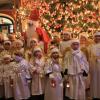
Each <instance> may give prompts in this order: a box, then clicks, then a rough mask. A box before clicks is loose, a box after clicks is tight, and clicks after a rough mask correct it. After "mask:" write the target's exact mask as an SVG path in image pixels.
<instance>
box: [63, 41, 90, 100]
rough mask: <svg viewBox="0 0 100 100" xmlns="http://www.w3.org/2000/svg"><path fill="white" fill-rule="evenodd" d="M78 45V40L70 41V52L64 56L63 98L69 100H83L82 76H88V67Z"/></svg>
mask: <svg viewBox="0 0 100 100" xmlns="http://www.w3.org/2000/svg"><path fill="white" fill-rule="evenodd" d="M79 45H80V43H79V40H76V39H75V40H72V43H71V50H70V51H69V52H67V53H66V54H65V58H64V68H65V75H66V76H65V80H66V93H65V96H66V97H69V98H70V99H71V100H85V83H84V76H87V74H88V71H89V65H88V62H87V59H86V57H85V55H84V54H83V53H82V52H81V51H80V49H79ZM66 100H67V99H66Z"/></svg>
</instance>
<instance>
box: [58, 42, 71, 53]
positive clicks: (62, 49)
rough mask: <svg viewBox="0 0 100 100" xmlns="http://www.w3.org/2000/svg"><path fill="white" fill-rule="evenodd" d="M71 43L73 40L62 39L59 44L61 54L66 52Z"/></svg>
mask: <svg viewBox="0 0 100 100" xmlns="http://www.w3.org/2000/svg"><path fill="white" fill-rule="evenodd" d="M70 45H71V40H69V41H61V42H60V44H59V49H60V52H61V54H64V52H65V51H66V49H67V48H70Z"/></svg>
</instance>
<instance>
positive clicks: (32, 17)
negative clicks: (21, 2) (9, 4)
mask: <svg viewBox="0 0 100 100" xmlns="http://www.w3.org/2000/svg"><path fill="white" fill-rule="evenodd" d="M39 16H40V13H39V10H38V9H37V8H36V9H34V10H32V11H31V13H30V16H29V19H30V20H33V21H38V20H39Z"/></svg>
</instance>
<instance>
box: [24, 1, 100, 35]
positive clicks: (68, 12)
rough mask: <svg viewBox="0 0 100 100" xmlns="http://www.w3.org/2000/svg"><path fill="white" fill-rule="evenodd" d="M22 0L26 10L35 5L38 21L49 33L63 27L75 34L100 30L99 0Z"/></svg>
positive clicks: (58, 30)
mask: <svg viewBox="0 0 100 100" xmlns="http://www.w3.org/2000/svg"><path fill="white" fill-rule="evenodd" d="M24 1H26V3H25V5H24V6H23V7H24V9H25V8H26V11H28V12H29V10H30V11H31V10H32V9H34V8H36V7H37V8H38V9H39V10H40V15H41V16H40V23H41V25H42V27H44V28H45V30H46V31H47V32H48V33H49V34H52V33H54V32H61V31H62V30H64V29H65V28H66V29H68V30H69V31H71V32H73V33H77V34H79V33H81V32H88V33H94V32H95V31H97V30H100V13H99V12H100V1H99V0H24ZM23 4H24V3H23ZM27 15H29V13H27Z"/></svg>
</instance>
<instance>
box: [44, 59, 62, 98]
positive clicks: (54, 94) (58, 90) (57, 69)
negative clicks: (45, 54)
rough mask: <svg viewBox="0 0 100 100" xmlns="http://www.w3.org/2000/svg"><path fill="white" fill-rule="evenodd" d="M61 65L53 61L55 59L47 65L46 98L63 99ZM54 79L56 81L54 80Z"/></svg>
mask: <svg viewBox="0 0 100 100" xmlns="http://www.w3.org/2000/svg"><path fill="white" fill-rule="evenodd" d="M61 71H62V68H61V65H60V64H56V63H54V62H53V59H51V60H50V61H48V62H47V64H46V65H45V74H46V75H47V74H48V75H49V76H48V75H47V77H46V80H45V96H44V100H63V79H62V75H61ZM52 80H54V83H53V82H52Z"/></svg>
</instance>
